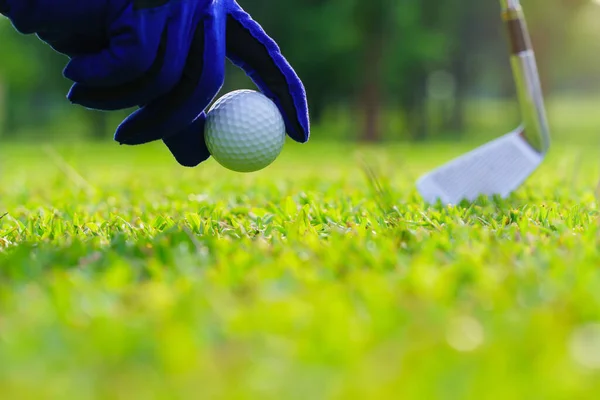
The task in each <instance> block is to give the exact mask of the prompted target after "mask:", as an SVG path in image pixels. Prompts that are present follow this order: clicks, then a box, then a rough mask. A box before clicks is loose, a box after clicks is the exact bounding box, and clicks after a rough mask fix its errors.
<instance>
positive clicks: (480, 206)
mask: <svg viewBox="0 0 600 400" xmlns="http://www.w3.org/2000/svg"><path fill="white" fill-rule="evenodd" d="M462 146H463V147H459V146H451V145H450V144H447V145H443V146H442V145H438V146H435V145H427V146H426V145H422V146H410V147H409V146H403V145H394V146H381V147H354V146H350V145H345V146H342V145H332V144H323V143H318V142H315V143H312V144H309V145H305V146H299V145H292V144H290V145H289V146H288V147H287V149H286V151H285V153H284V154H283V155H282V157H281V158H280V159H279V160H278V161H277V162H276V163H275V164H274V165H273V166H272V167H270V168H269V169H267V170H265V171H263V172H260V173H256V174H250V175H240V174H234V173H230V172H227V171H225V170H223V169H221V168H219V167H218V166H217V165H216V164H215V163H214V162H213V161H209V162H208V163H207V164H205V165H204V166H203V167H201V168H197V169H192V170H188V169H182V168H180V167H178V166H176V165H175V163H174V162H173V161H171V159H170V157H169V156H168V155H167V154H166V153H165V151H164V150H163V149H162V148H161V147H160V146H159V145H154V144H152V145H148V146H144V147H139V148H126V147H118V146H117V145H114V144H110V145H104V144H102V145H99V144H78V145H73V146H62V147H50V146H46V147H44V146H35V147H34V146H17V145H5V146H3V147H2V148H1V149H0V157H1V160H2V165H1V166H2V174H1V176H0V188H1V189H0V215H1V214H4V213H6V214H5V215H4V216H3V217H2V218H1V219H0V393H2V398H5V399H29V398H32V399H33V398H35V399H65V398H76V399H80V400H83V399H128V400H129V399H174V398H211V399H212V398H215V399H217V398H218V399H258V398H260V399H278V400H280V399H325V398H327V399H374V398H381V399H392V398H418V399H519V398H527V399H545V400H546V399H575V398H577V399H584V398H590V399H591V398H595V394H596V393H598V390H600V270H599V269H598V267H599V266H600V253H599V251H598V249H599V245H600V224H599V219H598V218H599V216H600V214H599V211H598V202H597V199H596V184H597V182H598V179H599V175H598V172H599V168H598V162H597V160H598V158H597V155H596V154H595V152H594V151H593V150H594V149H592V148H589V147H587V148H586V147H581V148H579V147H575V146H568V145H558V146H556V147H555V149H556V150H555V151H554V152H553V153H552V154H551V156H550V159H549V160H548V162H547V163H545V164H544V165H543V166H542V167H541V168H540V170H539V171H538V172H537V173H536V175H535V176H534V177H532V179H531V180H529V181H528V182H527V184H526V185H525V186H524V187H523V188H522V189H521V190H519V191H518V192H517V193H515V194H514V195H513V196H512V197H511V198H509V199H506V200H499V199H496V200H484V199H482V200H480V201H478V202H477V203H475V204H464V205H461V206H460V207H452V208H443V207H440V206H427V205H425V204H423V202H422V201H421V200H420V198H419V196H418V195H417V193H416V192H415V189H414V185H413V182H414V179H415V178H416V177H417V176H418V175H419V174H420V173H421V172H424V171H426V170H427V169H428V168H430V167H432V166H434V165H436V164H438V163H440V162H441V161H445V160H447V159H448V158H450V157H452V156H454V155H457V154H460V153H461V152H462V151H464V150H465V149H466V147H464V146H466V145H462ZM365 166H367V167H365ZM369 171H371V172H369Z"/></svg>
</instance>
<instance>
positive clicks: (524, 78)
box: [500, 0, 550, 153]
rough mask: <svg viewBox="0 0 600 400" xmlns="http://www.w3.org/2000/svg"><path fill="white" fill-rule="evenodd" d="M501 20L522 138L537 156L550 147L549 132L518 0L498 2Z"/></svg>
mask: <svg viewBox="0 0 600 400" xmlns="http://www.w3.org/2000/svg"><path fill="white" fill-rule="evenodd" d="M500 2H501V4H502V19H503V21H504V24H505V26H506V30H507V33H508V37H509V41H510V52H511V65H512V70H513V75H514V79H515V85H516V90H517V96H518V98H519V104H520V107H521V118H522V120H523V135H524V137H525V139H526V140H527V141H528V142H529V144H531V146H532V147H533V148H535V149H536V150H537V151H538V152H540V153H546V152H547V151H548V148H549V147H550V130H549V127H548V121H547V117H546V110H545V106H544V96H543V93H542V89H541V84H540V78H539V74H538V69H537V64H536V60H535V54H534V51H533V45H532V43H531V38H530V36H529V31H528V29H527V23H526V21H525V16H524V13H523V10H522V8H521V4H520V2H519V0H500Z"/></svg>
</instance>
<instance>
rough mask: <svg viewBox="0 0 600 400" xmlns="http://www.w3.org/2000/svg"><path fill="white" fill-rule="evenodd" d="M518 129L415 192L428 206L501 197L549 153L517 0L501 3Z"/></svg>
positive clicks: (424, 179) (453, 164)
mask: <svg viewBox="0 0 600 400" xmlns="http://www.w3.org/2000/svg"><path fill="white" fill-rule="evenodd" d="M501 4H502V17H503V21H504V23H505V25H506V29H507V33H508V37H509V41H510V54H511V67H512V72H513V76H514V81H515V87H516V92H517V98H518V101H519V108H520V110H521V118H522V124H521V126H520V127H519V128H518V129H517V130H515V131H514V132H511V133H509V134H506V135H504V136H502V137H500V138H499V139H496V140H494V141H492V142H490V143H487V144H486V145H484V146H481V147H479V148H477V149H475V150H473V151H471V152H469V153H467V154H465V155H463V156H461V157H458V158H457V159H455V160H452V161H450V162H449V163H447V164H445V165H443V166H441V167H439V168H437V169H435V170H434V171H432V172H430V173H428V174H426V175H424V176H423V177H421V178H420V179H419V180H418V181H417V189H418V190H419V192H420V193H421V195H422V196H423V198H424V199H425V200H426V201H427V202H430V203H434V202H436V201H438V200H441V201H442V202H443V203H445V204H456V203H459V202H461V201H462V200H468V201H473V200H475V199H476V198H478V197H479V196H482V195H484V196H496V195H499V196H501V197H507V196H508V195H510V194H511V193H512V192H513V191H514V190H516V189H517V188H518V187H519V186H521V185H522V184H523V182H524V181H525V180H526V179H527V178H528V177H529V176H530V175H531V174H532V173H533V172H534V171H535V169H536V168H537V167H538V166H539V164H540V163H541V162H542V160H543V159H544V156H545V155H546V153H547V152H548V150H549V148H550V129H549V127H548V121H547V117H546V109H545V106H544V98H543V94H542V90H541V84H540V80H539V74H538V69H537V64H536V60H535V54H534V52H533V46H532V43H531V39H530V37H529V32H528V29H527V25H526V22H525V17H524V14H523V10H522V8H521V5H520V3H519V1H518V0H501Z"/></svg>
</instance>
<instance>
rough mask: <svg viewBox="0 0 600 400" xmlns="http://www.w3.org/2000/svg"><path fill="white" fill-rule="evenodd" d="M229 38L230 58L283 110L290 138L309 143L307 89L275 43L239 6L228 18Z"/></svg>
mask: <svg viewBox="0 0 600 400" xmlns="http://www.w3.org/2000/svg"><path fill="white" fill-rule="evenodd" d="M234 3H235V2H234ZM226 37H227V42H226V43H227V45H226V46H227V47H226V48H227V58H229V59H230V60H231V61H232V62H233V63H234V64H235V65H236V66H238V67H240V68H241V69H243V70H244V71H245V72H246V74H247V75H248V76H249V77H250V79H251V80H252V81H253V82H254V84H255V85H256V86H257V87H258V88H259V89H260V91H261V92H263V93H264V94H265V95H266V96H267V97H269V98H270V99H271V100H273V101H274V102H275V104H276V105H277V106H278V107H279V110H280V112H281V114H282V115H283V118H284V121H285V125H286V130H287V133H288V135H289V136H290V137H291V138H292V139H294V140H295V141H297V142H300V143H304V142H307V141H308V139H309V137H310V123H309V116H308V105H307V101H306V93H305V90H304V85H303V84H302V82H301V80H300V78H299V77H298V76H297V75H296V73H295V72H294V70H293V69H292V67H291V66H290V65H289V63H288V62H287V61H286V59H285V58H284V57H283V56H282V55H281V52H280V50H279V47H278V46H277V44H276V43H275V41H273V39H271V38H270V37H269V36H268V35H267V34H266V33H265V32H264V31H263V29H262V28H261V26H260V25H259V24H258V23H256V22H255V21H254V20H252V18H251V17H250V15H248V14H247V13H246V12H245V11H244V10H243V9H242V8H241V7H240V6H239V5H237V4H234V6H233V9H232V10H230V12H229V14H228V16H227V34H226Z"/></svg>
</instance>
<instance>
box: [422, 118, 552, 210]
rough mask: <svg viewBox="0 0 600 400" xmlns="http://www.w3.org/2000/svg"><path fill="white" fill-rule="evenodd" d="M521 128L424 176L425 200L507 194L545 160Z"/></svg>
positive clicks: (456, 200) (451, 201)
mask: <svg viewBox="0 0 600 400" xmlns="http://www.w3.org/2000/svg"><path fill="white" fill-rule="evenodd" d="M523 133H524V132H523V129H522V128H519V129H517V130H515V131H513V132H511V133H509V134H506V135H504V136H502V137H500V138H498V139H496V140H494V141H492V142H489V143H487V144H485V145H483V146H481V147H478V148H476V149H475V150H472V151H470V152H468V153H466V154H464V155H462V156H460V157H458V158H456V159H454V160H452V161H451V162H449V163H447V164H445V165H443V166H441V167H439V168H438V169H436V170H434V171H432V172H431V173H429V174H427V175H425V176H423V177H422V178H421V179H419V181H418V182H417V188H418V190H419V192H420V193H421V195H422V197H423V198H424V199H425V201H427V202H429V203H435V202H436V201H437V200H438V199H439V200H441V202H442V203H444V204H457V203H460V202H461V201H463V200H467V201H474V200H476V199H477V198H478V197H480V196H482V195H483V196H496V195H497V196H500V197H506V196H508V195H509V194H510V193H512V192H513V191H514V190H515V189H517V188H518V187H519V186H520V185H521V184H522V183H523V182H524V181H525V180H526V179H527V177H529V176H530V175H531V174H532V173H533V172H534V171H535V169H536V168H537V167H538V166H539V165H540V163H541V162H542V160H543V155H542V154H541V153H539V152H537V151H536V150H535V149H534V148H533V147H532V146H531V145H530V144H529V143H528V142H527V140H526V139H525V137H524V135H523Z"/></svg>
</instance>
